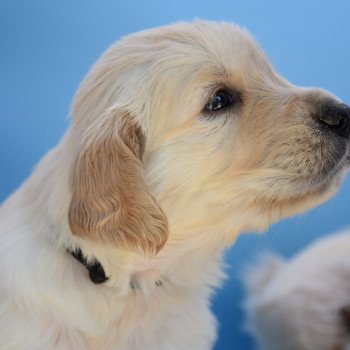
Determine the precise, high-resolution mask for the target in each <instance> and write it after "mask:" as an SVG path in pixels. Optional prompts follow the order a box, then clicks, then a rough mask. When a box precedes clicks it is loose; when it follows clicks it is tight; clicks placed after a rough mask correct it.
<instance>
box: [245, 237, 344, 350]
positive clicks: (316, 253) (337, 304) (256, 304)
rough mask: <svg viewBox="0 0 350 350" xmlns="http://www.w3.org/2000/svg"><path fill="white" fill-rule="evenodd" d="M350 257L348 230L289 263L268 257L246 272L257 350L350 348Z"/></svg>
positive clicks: (324, 241) (248, 301)
mask: <svg viewBox="0 0 350 350" xmlns="http://www.w3.org/2000/svg"><path fill="white" fill-rule="evenodd" d="M349 258H350V232H344V233H341V234H338V235H335V236H332V237H326V238H323V239H321V240H320V241H319V242H317V243H316V244H314V245H312V246H311V247H309V248H307V249H306V250H305V251H303V252H301V253H300V254H299V255H297V256H296V257H295V258H293V259H292V260H291V261H289V262H285V261H283V260H282V259H281V258H279V257H276V256H272V255H270V256H267V257H265V259H263V260H262V261H260V262H259V264H257V265H256V266H251V267H250V268H249V269H248V273H247V275H246V276H245V279H246V281H245V282H246V286H247V289H248V296H247V300H246V303H245V306H246V310H247V314H248V328H249V329H250V331H251V332H252V334H253V335H254V336H255V337H256V340H257V342H258V345H259V349H261V350H281V349H283V350H349V349H350V259H349Z"/></svg>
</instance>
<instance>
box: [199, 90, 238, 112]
mask: <svg viewBox="0 0 350 350" xmlns="http://www.w3.org/2000/svg"><path fill="white" fill-rule="evenodd" d="M233 103H234V99H233V97H232V95H231V94H230V93H229V92H228V91H226V90H219V91H217V92H216V93H215V95H214V96H213V98H212V100H211V101H210V102H209V103H208V104H207V105H206V106H205V109H206V110H208V111H210V112H214V111H218V110H220V109H223V108H226V107H228V106H231V105H232V104H233Z"/></svg>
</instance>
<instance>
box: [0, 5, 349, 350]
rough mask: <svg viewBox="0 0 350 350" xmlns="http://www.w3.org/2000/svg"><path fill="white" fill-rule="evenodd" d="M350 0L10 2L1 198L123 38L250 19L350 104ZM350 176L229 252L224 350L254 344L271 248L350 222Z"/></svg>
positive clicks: (280, 51) (220, 310) (1, 84)
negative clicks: (91, 71) (256, 290)
mask: <svg viewBox="0 0 350 350" xmlns="http://www.w3.org/2000/svg"><path fill="white" fill-rule="evenodd" d="M349 15H350V2H349V1H348V0H343V1H341V0H334V1H332V2H330V1H322V0H306V1H302V0H299V1H297V0H294V1H258V0H257V1H252V0H245V1H233V0H231V1H219V0H218V1H207V0H201V1H195V0H193V1H191V0H178V1H166V0H153V1H152V0H150V1H141V0H139V1H136V0H129V1H111V0H110V1H108V0H99V1H93V0H84V1H83V0H80V1H79V0H60V1H47V0H31V1H19V0H11V1H5V0H0V103H1V107H0V125H1V126H0V161H1V171H0V201H2V200H4V199H5V198H6V197H7V196H8V195H9V194H10V193H11V192H12V191H13V190H14V189H15V188H16V187H17V186H18V185H19V184H20V183H21V182H22V181H23V180H24V179H25V178H26V177H27V176H28V175H29V174H30V172H31V169H32V168H33V166H34V165H35V164H36V163H37V162H38V160H39V159H40V158H41V157H42V156H43V154H44V153H45V152H46V151H47V150H48V149H49V148H51V147H53V146H54V145H55V144H56V143H57V142H58V140H59V139H60V137H61V136H62V134H63V132H64V130H65V129H66V128H67V126H68V110H69V105H70V102H71V99H72V97H73V94H74V92H75V90H76V88H77V86H78V84H79V82H80V81H81V79H82V78H83V77H84V75H85V74H86V72H87V70H88V68H89V67H90V66H91V65H92V63H93V62H94V61H95V60H96V59H97V58H98V57H99V55H100V54H101V53H102V52H103V51H104V50H105V49H106V48H107V47H108V46H109V45H110V44H111V43H112V42H113V41H115V40H117V39H118V38H120V37H121V36H123V35H125V34H127V33H130V32H134V31H138V30H142V29H145V28H149V27H154V26H159V25H163V24H167V23H169V22H174V21H178V20H191V19H194V18H204V19H214V20H229V21H234V22H236V23H238V24H240V25H242V26H245V27H247V28H248V29H249V30H250V31H251V32H252V33H253V34H254V35H255V37H256V38H257V39H258V41H259V42H260V43H261V45H262V46H263V48H264V49H265V50H266V52H267V54H268V55H269V56H270V58H271V60H272V62H273V63H274V65H275V67H276V69H277V70H278V71H279V72H280V73H281V74H282V75H284V76H285V77H286V78H287V79H289V80H290V81H292V82H293V83H295V84H299V85H303V86H321V87H323V88H326V89H328V90H330V91H332V92H333V93H335V94H336V95H338V96H339V97H341V98H342V99H344V100H345V101H346V102H348V103H349V102H350V99H349V90H350V80H349V77H350V59H349V57H350V40H349V37H350V35H349V34H350V26H349V18H350V16H349ZM349 193H350V179H349V178H348V179H347V180H346V181H345V183H344V185H343V186H342V189H341V191H340V192H339V193H338V195H337V196H336V197H335V198H333V199H332V200H330V201H329V202H327V203H326V204H324V205H322V206H320V207H318V208H316V209H314V210H312V211H310V212H309V213H307V214H304V215H302V216H298V217H295V218H293V219H288V220H285V221H283V222H280V223H279V224H276V225H274V226H272V227H271V228H270V230H269V231H268V233H267V234H266V235H261V236H260V235H259V236H258V235H252V234H250V235H244V236H242V237H241V238H239V240H238V241H237V243H236V245H235V246H234V247H233V248H231V249H230V250H228V251H227V261H228V263H229V267H228V269H227V271H228V274H229V276H230V277H229V279H228V280H227V282H226V283H225V285H224V287H223V288H222V289H221V290H220V291H218V292H217V294H216V297H215V299H214V300H213V309H214V311H215V313H216V315H217V317H218V319H219V321H220V329H219V340H218V342H217V345H216V348H215V350H229V349H236V350H237V349H238V350H250V349H254V346H253V341H252V339H251V338H250V337H249V335H248V334H246V333H245V331H244V327H243V324H244V321H243V320H244V316H243V313H242V310H241V306H240V304H241V302H242V297H243V291H242V286H241V284H240V282H239V275H240V273H241V271H242V268H243V267H244V266H245V265H246V264H247V263H248V262H250V261H252V260H254V258H255V257H256V256H257V255H258V254H259V253H260V252H261V251H264V250H266V249H272V250H276V251H278V252H280V253H281V254H283V255H285V256H291V255H292V254H294V253H295V252H296V251H298V250H300V249H301V248H302V247H304V246H305V245H306V244H308V243H310V242H312V241H314V240H315V239H317V238H318V237H320V236H322V235H325V234H329V233H331V232H334V231H335V230H338V229H340V228H342V227H345V226H347V225H348V224H349V223H350V216H349V207H348V204H349V200H348V198H349Z"/></svg>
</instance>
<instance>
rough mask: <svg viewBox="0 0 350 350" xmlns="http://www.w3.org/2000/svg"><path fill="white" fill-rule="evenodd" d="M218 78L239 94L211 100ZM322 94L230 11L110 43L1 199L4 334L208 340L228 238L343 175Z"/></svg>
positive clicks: (199, 348)
mask: <svg viewBox="0 0 350 350" xmlns="http://www.w3.org/2000/svg"><path fill="white" fill-rule="evenodd" d="M219 89H227V90H229V91H232V92H233V93H237V101H236V103H235V104H234V106H231V107H229V108H226V109H223V110H220V111H218V112H209V111H208V110H206V109H205V106H206V105H207V104H208V103H209V102H210V101H211V99H212V98H213V96H214V95H215V93H216V91H218V90H219ZM325 100H326V101H337V100H336V98H335V97H334V96H332V95H331V94H329V93H327V92H326V91H323V90H320V89H311V88H310V89H306V88H299V87H296V86H294V85H292V84H290V83H289V82H287V81H286V80H285V79H283V78H282V77H281V76H279V75H278V74H277V73H275V72H274V70H273V68H272V66H271V64H270V63H269V61H268V59H267V58H266V56H265V54H264V53H263V51H262V50H261V49H260V48H259V46H258V45H257V44H256V43H255V41H254V40H253V39H252V37H251V36H250V35H249V33H248V32H247V31H246V30H243V29H240V28H238V27H236V26H234V25H232V24H229V23H215V22H206V21H198V22H194V23H179V24H175V25H171V26H167V27H162V28H158V29H152V30H148V31H144V32H141V33H137V34H134V35H130V36H128V37H126V38H124V39H122V40H121V41H119V42H118V43H116V44H115V45H113V46H112V47H111V48H110V49H109V50H107V52H106V53H105V54H104V55H103V56H102V57H101V58H100V59H99V60H98V62H97V63H96V65H95V66H94V67H93V68H92V69H91V71H90V72H89V74H88V75H87V77H86V79H85V80H84V81H83V83H82V84H81V86H80V88H79V90H78V92H77V95H76V97H75V100H74V103H73V106H72V113H71V114H72V123H71V126H70V128H69V129H68V131H67V133H66V134H65V135H64V137H63V138H62V141H61V142H60V143H59V145H57V147H56V148H54V149H53V150H52V151H50V152H49V153H48V154H47V155H46V156H45V157H44V159H43V160H42V161H41V162H40V164H39V165H38V167H37V168H36V170H35V171H34V173H33V175H32V176H31V177H30V178H29V179H28V180H27V181H26V182H25V183H24V184H23V186H22V187H21V188H20V189H18V191H17V192H15V193H14V194H13V195H12V196H11V197H10V198H9V199H8V200H7V201H6V202H5V203H4V204H3V205H2V207H1V209H0V294H1V299H0V344H1V348H2V349H6V350H9V349H13V350H18V349H26V350H43V349H45V350H47V349H55V350H56V349H57V350H58V349H74V350H83V349H84V350H87V349H90V350H91V349H93V350H102V349H103V350H105V349H106V350H107V349H108V350H141V349H142V350H185V349H187V350H206V349H210V348H212V346H213V343H214V341H215V337H216V321H215V318H214V316H213V315H212V313H211V312H210V308H209V304H210V302H209V301H210V297H211V295H212V290H213V288H216V287H218V286H219V285H220V282H221V279H222V277H223V273H222V271H221V270H222V267H221V255H222V252H223V250H224V248H225V247H227V246H229V245H230V244H232V243H233V242H234V241H235V239H236V237H237V235H238V234H240V233H241V232H242V231H245V230H258V231H263V230H265V229H266V228H267V227H268V225H269V224H270V223H272V222H274V221H276V220H278V219H280V218H281V217H285V216H288V215H292V214H295V213H297V212H300V211H304V210H307V209H308V208H310V207H313V206H315V205H317V204H319V203H321V202H323V201H324V200H326V199H328V198H330V197H331V196H332V195H333V194H334V193H335V191H336V190H337V188H338V186H339V184H340V182H341V179H342V177H343V174H344V169H345V167H346V162H347V161H346V157H347V152H348V146H347V144H344V143H343V144H342V147H340V148H339V145H338V143H337V142H336V141H334V140H333V138H332V137H325V135H324V133H322V132H320V131H319V130H318V129H317V127H316V126H315V124H317V123H315V121H314V117H313V114H314V111H315V109H316V108H317V106H318V104H319V103H320V102H322V101H325ZM340 149H341V151H340ZM75 248H81V250H82V251H83V253H84V255H85V256H86V257H87V258H88V259H90V260H92V259H98V260H99V261H100V262H101V264H102V265H103V267H104V269H105V272H106V275H107V276H108V277H109V280H108V281H107V282H106V283H104V284H101V285H94V284H93V283H92V282H91V281H90V279H89V278H88V275H87V271H86V269H85V268H84V266H83V265H82V264H80V263H79V262H77V261H76V260H75V259H74V258H73V257H72V256H71V255H70V254H68V253H67V251H66V249H75ZM157 252H158V253H157ZM156 253H157V254H156Z"/></svg>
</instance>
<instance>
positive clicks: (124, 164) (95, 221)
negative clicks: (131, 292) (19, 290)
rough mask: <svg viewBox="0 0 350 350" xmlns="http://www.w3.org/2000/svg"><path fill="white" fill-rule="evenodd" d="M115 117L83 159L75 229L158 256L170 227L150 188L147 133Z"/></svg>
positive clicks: (75, 180)
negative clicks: (145, 154)
mask: <svg viewBox="0 0 350 350" xmlns="http://www.w3.org/2000/svg"><path fill="white" fill-rule="evenodd" d="M114 114H115V115H113V116H112V117H111V116H109V117H110V119H109V121H110V125H108V126H107V125H104V126H103V129H104V130H103V131H101V130H100V133H98V132H94V133H93V134H94V136H93V138H92V140H89V142H85V144H84V146H83V148H82V149H81V150H80V152H79V154H78V157H77V159H76V163H75V166H74V169H73V171H72V178H71V187H72V199H71V203H70V208H69V214H68V216H69V225H70V228H71V231H72V233H73V234H75V235H77V236H81V237H86V238H89V239H91V240H94V241H100V242H102V243H105V244H112V245H114V246H116V247H118V248H121V249H127V250H131V251H138V252H142V253H145V254H156V253H157V252H158V251H159V250H160V249H161V248H162V247H163V245H164V244H165V242H166V240H167V238H168V224H167V219H166V217H165V215H164V213H163V212H162V210H161V209H160V207H159V206H158V205H157V203H156V201H155V200H154V198H153V197H152V195H151V193H150V191H149V189H148V186H147V184H146V180H145V175H144V169H143V165H142V162H141V157H142V152H143V136H142V132H141V130H140V128H139V127H138V126H137V125H135V123H134V122H133V121H132V120H131V118H130V117H129V116H128V115H126V114H124V115H122V116H120V115H118V114H119V113H118V112H114ZM107 129H108V130H107Z"/></svg>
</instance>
